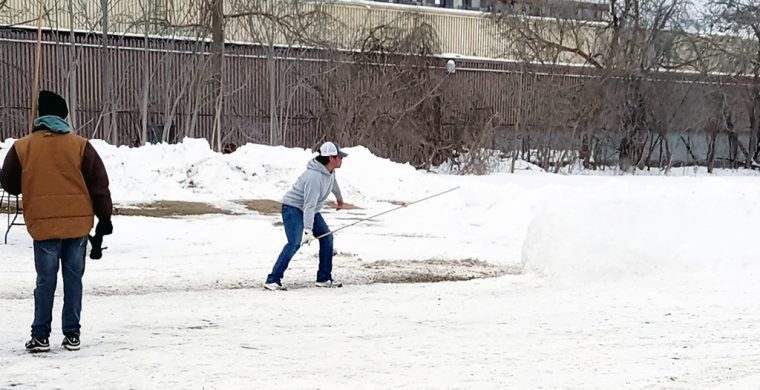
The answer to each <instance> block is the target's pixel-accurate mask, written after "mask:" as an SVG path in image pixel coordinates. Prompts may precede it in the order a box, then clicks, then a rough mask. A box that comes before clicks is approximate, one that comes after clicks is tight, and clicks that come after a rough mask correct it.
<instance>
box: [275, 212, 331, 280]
mask: <svg viewBox="0 0 760 390" xmlns="http://www.w3.org/2000/svg"><path fill="white" fill-rule="evenodd" d="M282 223H283V224H285V235H286V236H287V237H288V243H287V244H285V247H283V248H282V252H280V256H279V257H278V258H277V262H275V263H274V267H273V268H272V273H271V274H269V276H267V283H274V282H279V281H280V280H281V279H282V277H283V275H284V274H285V270H287V269H288V264H290V260H291V259H292V258H293V256H295V254H296V252H298V248H300V247H301V238H302V237H303V211H301V210H299V209H298V208H297V207H291V206H288V205H282ZM311 230H312V232H314V237H319V236H320V235H322V234H325V233H327V232H329V231H330V228H329V227H327V223H325V220H324V218H322V214H320V213H316V214H314V226H313V227H312V229H311ZM332 260H333V236H332V234H330V235H329V236H325V237H322V238H320V239H319V270H318V271H317V282H324V281H328V280H331V279H332Z"/></svg>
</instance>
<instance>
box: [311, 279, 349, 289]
mask: <svg viewBox="0 0 760 390" xmlns="http://www.w3.org/2000/svg"><path fill="white" fill-rule="evenodd" d="M314 285H315V286H317V287H324V288H338V287H343V283H341V282H336V281H334V280H326V281H324V282H316V283H314Z"/></svg>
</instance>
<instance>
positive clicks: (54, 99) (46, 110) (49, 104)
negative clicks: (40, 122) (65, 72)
mask: <svg viewBox="0 0 760 390" xmlns="http://www.w3.org/2000/svg"><path fill="white" fill-rule="evenodd" d="M45 115H55V116H57V117H60V118H62V119H66V117H67V116H69V108H68V107H67V106H66V99H64V98H63V97H62V96H61V95H58V94H57V93H55V92H51V91H45V90H42V91H40V96H39V99H38V100H37V116H45Z"/></svg>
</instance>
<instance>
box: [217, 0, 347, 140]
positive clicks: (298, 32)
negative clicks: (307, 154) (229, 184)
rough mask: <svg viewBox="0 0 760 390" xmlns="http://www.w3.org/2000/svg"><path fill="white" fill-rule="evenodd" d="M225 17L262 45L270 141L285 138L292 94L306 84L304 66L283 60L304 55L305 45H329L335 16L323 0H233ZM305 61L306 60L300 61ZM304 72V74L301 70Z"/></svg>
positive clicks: (324, 46)
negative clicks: (266, 84)
mask: <svg viewBox="0 0 760 390" xmlns="http://www.w3.org/2000/svg"><path fill="white" fill-rule="evenodd" d="M230 3H231V4H230V6H229V10H228V13H226V14H225V19H226V20H227V21H228V22H229V23H231V24H232V25H233V28H236V29H238V30H242V31H244V33H245V35H246V36H247V37H249V40H250V41H251V42H253V43H257V44H259V45H261V46H262V47H263V49H264V51H265V56H266V72H267V83H268V87H269V88H268V89H269V98H268V108H267V109H266V112H267V113H268V116H269V137H268V142H269V143H270V144H273V145H276V144H281V143H283V142H284V137H285V134H286V133H287V131H288V128H287V126H288V115H287V113H288V112H290V106H291V105H292V98H293V96H294V94H295V93H296V91H297V90H298V89H300V88H302V87H303V86H304V84H305V83H304V82H303V80H304V78H305V77H308V76H307V75H305V74H302V73H301V71H302V70H303V69H306V67H304V66H297V65H296V64H294V63H293V62H290V61H283V59H285V58H289V57H293V56H295V57H296V59H295V61H298V59H297V58H298V56H299V55H303V51H304V49H306V48H310V49H313V48H330V47H332V44H331V42H330V41H329V35H330V34H331V32H332V30H333V29H334V28H335V25H334V24H335V22H334V19H333V17H332V16H331V15H330V14H329V12H328V11H327V10H326V9H325V8H324V6H323V5H322V4H320V3H316V2H314V3H312V2H303V1H300V0H260V1H247V0H233V1H231V2H230ZM298 65H303V64H298ZM299 73H301V74H299Z"/></svg>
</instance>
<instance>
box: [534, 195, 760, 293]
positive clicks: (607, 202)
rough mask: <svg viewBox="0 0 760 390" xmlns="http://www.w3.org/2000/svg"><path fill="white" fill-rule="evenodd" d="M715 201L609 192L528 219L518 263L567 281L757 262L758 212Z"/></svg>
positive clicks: (720, 268) (740, 266) (717, 268)
mask: <svg viewBox="0 0 760 390" xmlns="http://www.w3.org/2000/svg"><path fill="white" fill-rule="evenodd" d="M608 195H609V194H608ZM719 200H720V198H719V197H715V196H714V195H713V196H712V199H710V198H708V197H701V196H698V195H697V194H694V195H692V197H691V198H687V199H683V198H678V197H670V198H668V197H663V198H660V199H656V197H652V198H650V197H644V198H643V199H642V198H630V197H628V198H626V197H622V198H619V199H614V198H610V197H609V196H607V197H606V199H602V198H595V199H593V201H590V202H585V203H583V202H579V203H578V204H573V203H568V204H565V205H563V206H562V207H552V208H550V209H547V210H546V211H544V212H542V213H540V214H538V215H537V216H536V217H535V218H534V219H533V220H532V222H531V223H530V225H529V227H528V231H527V235H526V239H525V241H524V243H523V249H522V261H523V264H524V265H525V269H526V270H528V271H533V272H537V273H539V274H542V275H545V276H547V277H548V278H550V279H554V280H557V281H563V282H569V283H574V282H585V281H609V280H616V279H620V278H624V277H630V276H652V275H663V276H664V275H667V274H669V273H672V272H692V271H709V272H721V271H723V270H732V271H734V272H736V271H737V270H739V271H740V272H741V270H743V269H746V268H747V267H757V266H758V265H760V253H759V252H758V251H757V250H756V248H754V247H753V245H752V244H751V243H752V242H754V240H755V236H756V235H757V232H756V231H755V229H754V228H750V227H751V226H753V225H754V222H753V221H756V220H757V218H758V217H760V212H758V209H757V208H747V207H745V206H744V205H743V204H742V203H739V202H735V201H731V200H730V199H726V201H724V202H721V201H719ZM716 201H718V202H716ZM707 204H710V207H705V205H707ZM726 221H731V222H730V223H726Z"/></svg>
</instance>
